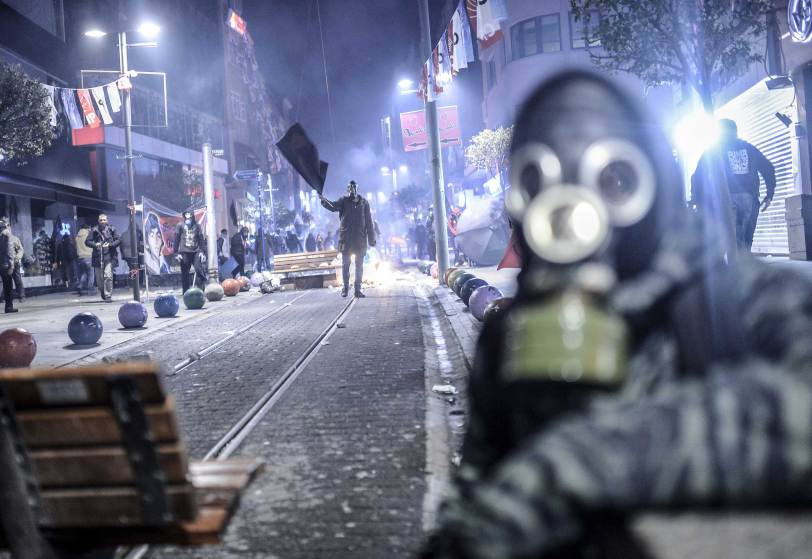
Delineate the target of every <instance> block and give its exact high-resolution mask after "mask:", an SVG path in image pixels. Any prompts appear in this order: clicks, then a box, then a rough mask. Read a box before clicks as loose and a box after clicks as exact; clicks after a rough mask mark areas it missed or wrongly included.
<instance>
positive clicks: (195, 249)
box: [173, 211, 206, 293]
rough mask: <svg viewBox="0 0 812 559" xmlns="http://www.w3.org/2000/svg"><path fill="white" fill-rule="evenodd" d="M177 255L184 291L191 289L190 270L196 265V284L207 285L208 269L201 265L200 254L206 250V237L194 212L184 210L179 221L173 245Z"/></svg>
mask: <svg viewBox="0 0 812 559" xmlns="http://www.w3.org/2000/svg"><path fill="white" fill-rule="evenodd" d="M173 247H174V250H175V255H176V256H177V257H178V260H179V261H180V281H181V284H182V286H183V292H184V293H186V291H188V290H189V287H191V282H190V281H189V271H190V270H191V269H192V268H193V267H194V270H195V275H196V277H195V285H196V286H197V287H199V288H200V289H203V288H204V287H205V285H206V270H205V269H204V266H202V265H201V261H200V258H199V257H198V254H200V253H201V252H204V251H205V250H206V238H205V237H204V236H203V229H202V228H201V227H200V225H198V223H197V221H195V214H194V212H190V211H185V212H183V222H182V223H179V224H178V226H177V228H176V229H175V244H174V245H173Z"/></svg>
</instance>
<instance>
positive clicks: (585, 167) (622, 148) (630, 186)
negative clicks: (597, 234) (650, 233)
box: [578, 138, 656, 227]
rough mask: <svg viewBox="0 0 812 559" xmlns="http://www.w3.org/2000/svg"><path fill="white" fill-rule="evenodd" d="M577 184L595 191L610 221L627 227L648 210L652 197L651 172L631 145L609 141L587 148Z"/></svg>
mask: <svg viewBox="0 0 812 559" xmlns="http://www.w3.org/2000/svg"><path fill="white" fill-rule="evenodd" d="M578 178H579V182H580V183H581V184H583V185H584V186H587V187H589V188H593V189H595V190H596V191H597V192H599V193H600V195H601V198H602V199H603V200H604V202H605V203H606V207H607V211H608V213H609V220H610V222H611V224H612V225H614V226H616V227H628V226H630V225H634V224H635V223H637V222H638V221H640V220H641V219H643V218H644V217H645V216H646V215H647V214H648V212H649V210H651V206H652V204H653V203H654V196H655V192H656V191H655V180H656V179H655V175H654V169H653V168H652V166H651V162H650V161H649V159H648V157H647V156H646V155H645V154H644V153H643V152H642V151H641V150H640V149H639V148H638V147H637V146H636V145H634V144H632V143H631V142H628V141H626V140H621V139H617V138H612V139H608V140H602V141H600V142H596V143H594V144H592V145H591V146H589V148H587V150H586V151H585V152H584V155H583V157H582V159H581V166H580V169H579V177H578Z"/></svg>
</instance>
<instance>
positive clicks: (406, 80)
mask: <svg viewBox="0 0 812 559" xmlns="http://www.w3.org/2000/svg"><path fill="white" fill-rule="evenodd" d="M413 85H414V82H413V81H412V80H410V79H409V78H403V79H402V80H400V81H399V82H398V87H399V88H401V89H409V88H410V87H412V86H413Z"/></svg>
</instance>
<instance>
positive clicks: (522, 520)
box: [423, 72, 812, 559]
mask: <svg viewBox="0 0 812 559" xmlns="http://www.w3.org/2000/svg"><path fill="white" fill-rule="evenodd" d="M641 105H642V103H640V102H639V101H637V100H634V99H630V98H629V97H628V96H627V95H626V94H625V93H623V92H622V91H621V90H620V89H619V88H618V87H616V86H615V85H613V84H611V83H609V82H608V81H607V80H605V79H604V78H602V77H599V76H596V75H593V74H590V73H585V72H569V73H565V74H562V75H559V76H556V77H554V78H552V79H551V80H550V81H548V82H547V83H545V84H543V85H542V86H541V87H540V88H539V89H538V90H536V91H535V92H534V93H533V94H532V96H531V97H530V99H529V100H528V102H527V103H526V105H525V106H524V107H523V109H522V110H521V112H520V115H519V117H518V119H517V122H516V126H515V132H514V137H513V145H512V148H511V170H512V171H511V172H512V175H513V180H512V184H513V186H512V188H511V191H510V192H509V194H508V199H507V205H508V210H509V212H510V214H511V218H512V219H513V220H515V222H516V224H517V227H516V231H517V236H518V238H519V242H520V244H521V248H522V250H521V253H522V269H521V273H520V275H519V277H518V292H517V295H516V298H515V300H514V302H513V304H512V305H511V307H510V308H509V309H508V310H507V312H505V313H503V314H502V315H497V317H495V319H494V320H492V321H489V322H486V323H485V324H484V327H483V330H482V333H481V335H480V338H479V341H478V346H477V353H476V358H475V363H474V367H473V371H472V373H471V377H470V382H469V393H470V421H469V426H468V430H467V432H466V435H465V440H464V445H463V454H462V461H461V465H460V468H459V471H458V472H457V475H456V480H455V483H454V484H453V489H452V492H451V494H450V495H449V498H448V499H447V500H446V501H445V503H444V505H443V506H442V507H441V509H440V512H439V526H438V529H437V530H436V531H435V533H434V534H433V535H432V537H431V538H430V540H429V542H428V544H427V545H426V546H425V549H424V552H423V555H424V557H433V558H440V557H442V558H452V557H465V558H489V559H493V558H506V557H545V556H552V555H553V554H555V556H556V557H603V556H605V555H604V554H603V550H605V549H606V548H608V547H610V546H609V545H607V542H611V541H612V540H615V539H617V538H620V539H622V540H624V541H625V542H626V544H628V545H629V546H632V547H633V545H634V540H633V538H631V537H629V536H628V531H627V530H625V528H624V527H625V522H624V517H625V515H627V514H631V513H632V512H637V511H642V510H646V509H655V508H656V509H663V508H666V509H667V508H672V507H683V508H684V507H693V508H702V507H713V506H719V505H721V506H725V507H728V508H730V507H738V506H747V507H751V508H752V507H760V506H774V505H781V504H789V503H791V504H794V505H798V504H803V505H807V506H810V505H812V486H810V485H809V483H808V480H809V479H810V476H812V443H810V441H812V420H810V419H809V410H810V409H812V344H809V339H810V336H812V290H810V289H809V285H808V282H807V280H805V279H803V278H801V277H797V276H794V275H792V274H791V273H790V272H787V271H783V270H779V269H778V268H777V267H773V266H770V265H767V264H762V263H759V262H756V261H755V260H754V259H753V258H751V257H742V258H738V259H726V258H725V248H726V247H725V246H724V244H723V243H721V242H717V243H708V242H707V241H706V240H705V238H704V237H703V235H702V234H701V233H699V232H698V231H699V230H700V229H701V226H700V224H698V223H697V222H696V220H697V217H696V216H695V215H693V214H689V213H688V212H687V211H685V209H684V204H683V203H682V193H681V191H682V186H681V184H680V182H679V180H678V177H679V173H678V172H677V169H676V168H675V164H674V161H673V158H672V155H671V149H670V147H669V145H668V143H667V142H666V141H665V139H664V137H663V135H662V134H661V132H660V130H659V129H658V128H657V127H655V126H653V125H652V122H653V121H652V120H651V119H650V118H648V116H646V115H645V114H643V113H642V112H641V109H640V107H641ZM719 238H721V237H720V236H718V235H717V236H711V237H710V239H719ZM732 266H736V268H732ZM609 511H611V513H610V512H609ZM614 547H615V548H616V547H617V546H614ZM638 551H639V550H637V551H635V550H630V551H629V552H628V553H620V554H618V555H617V556H621V557H632V556H636V554H637V553H638Z"/></svg>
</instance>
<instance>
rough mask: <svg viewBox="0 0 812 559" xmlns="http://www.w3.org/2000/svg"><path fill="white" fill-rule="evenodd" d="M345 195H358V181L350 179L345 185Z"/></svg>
mask: <svg viewBox="0 0 812 559" xmlns="http://www.w3.org/2000/svg"><path fill="white" fill-rule="evenodd" d="M347 195H348V196H350V197H351V198H355V197H356V196H358V183H356V182H355V181H350V183H349V184H348V185H347Z"/></svg>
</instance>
